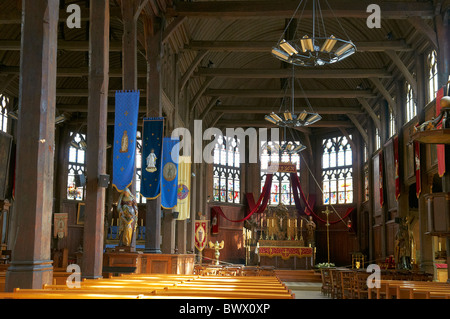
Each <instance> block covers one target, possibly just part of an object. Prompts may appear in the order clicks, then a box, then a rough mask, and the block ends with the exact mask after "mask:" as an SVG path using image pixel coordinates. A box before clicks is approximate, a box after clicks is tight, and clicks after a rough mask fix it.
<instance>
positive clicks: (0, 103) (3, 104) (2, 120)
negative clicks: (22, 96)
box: [0, 94, 9, 133]
mask: <svg viewBox="0 0 450 319" xmlns="http://www.w3.org/2000/svg"><path fill="white" fill-rule="evenodd" d="M8 103H9V99H8V98H7V97H6V96H4V95H3V94H0V131H2V132H5V133H7V132H8V109H7V106H8Z"/></svg>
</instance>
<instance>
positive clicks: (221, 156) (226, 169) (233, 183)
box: [213, 136, 241, 204]
mask: <svg viewBox="0 0 450 319" xmlns="http://www.w3.org/2000/svg"><path fill="white" fill-rule="evenodd" d="M213 200H214V201H216V202H226V203H235V204H238V203H240V202H241V164H240V153H239V139H237V138H236V137H226V136H220V137H219V138H218V142H217V143H216V145H215V146H214V164H213Z"/></svg>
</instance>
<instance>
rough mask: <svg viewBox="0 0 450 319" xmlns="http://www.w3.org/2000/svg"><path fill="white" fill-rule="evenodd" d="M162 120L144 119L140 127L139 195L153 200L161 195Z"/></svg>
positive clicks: (158, 118)
mask: <svg viewBox="0 0 450 319" xmlns="http://www.w3.org/2000/svg"><path fill="white" fill-rule="evenodd" d="M163 136H164V118H162V117H156V118H144V123H143V126H142V177H141V191H140V192H141V195H142V196H143V197H145V198H147V199H155V198H157V197H158V196H159V195H160V194H161V176H162V169H161V167H162V150H163Z"/></svg>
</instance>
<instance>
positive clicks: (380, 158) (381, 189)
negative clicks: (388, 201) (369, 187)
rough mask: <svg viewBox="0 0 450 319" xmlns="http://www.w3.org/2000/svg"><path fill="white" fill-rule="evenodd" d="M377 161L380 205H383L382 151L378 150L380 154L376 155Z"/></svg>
mask: <svg viewBox="0 0 450 319" xmlns="http://www.w3.org/2000/svg"><path fill="white" fill-rule="evenodd" d="M378 162H379V167H378V168H379V170H380V185H379V187H380V205H381V206H383V204H384V196H383V194H384V192H383V151H380V154H379V155H378Z"/></svg>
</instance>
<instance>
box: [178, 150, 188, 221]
mask: <svg viewBox="0 0 450 319" xmlns="http://www.w3.org/2000/svg"><path fill="white" fill-rule="evenodd" d="M191 174H192V172H191V157H190V156H180V159H179V163H178V192H177V210H178V212H179V215H178V220H186V219H189V218H190V217H191Z"/></svg>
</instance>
